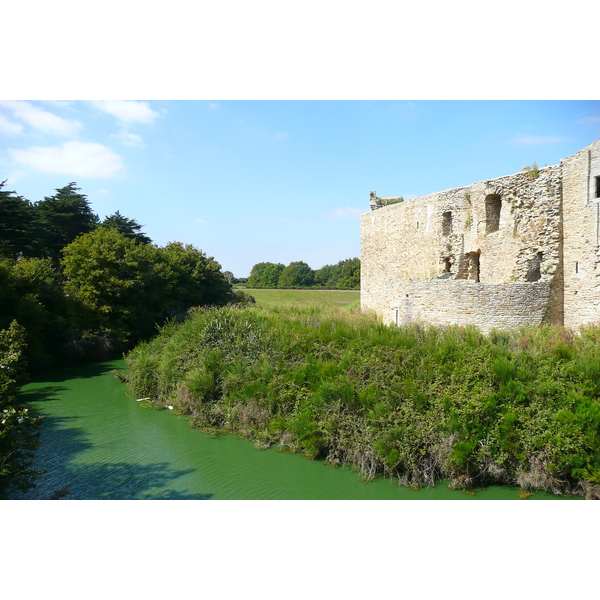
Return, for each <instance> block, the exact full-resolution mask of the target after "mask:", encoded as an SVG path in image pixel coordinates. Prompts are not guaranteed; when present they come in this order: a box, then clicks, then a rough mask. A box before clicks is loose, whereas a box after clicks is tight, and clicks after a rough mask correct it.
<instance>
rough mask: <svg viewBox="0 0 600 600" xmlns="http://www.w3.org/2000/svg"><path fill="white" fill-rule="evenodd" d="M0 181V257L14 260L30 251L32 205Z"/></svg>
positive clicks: (32, 217) (32, 218)
mask: <svg viewBox="0 0 600 600" xmlns="http://www.w3.org/2000/svg"><path fill="white" fill-rule="evenodd" d="M5 183H6V180H4V181H3V182H2V183H0V257H5V258H12V259H13V260H16V259H17V258H19V257H20V256H27V255H30V254H31V253H32V251H33V250H32V240H33V238H34V234H33V229H32V228H33V220H34V213H33V205H32V204H31V202H29V200H25V198H22V197H21V196H17V195H16V193H15V192H8V191H5V190H3V189H2V188H3V187H4V184H5Z"/></svg>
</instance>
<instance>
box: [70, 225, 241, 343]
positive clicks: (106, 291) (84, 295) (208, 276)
mask: <svg viewBox="0 0 600 600" xmlns="http://www.w3.org/2000/svg"><path fill="white" fill-rule="evenodd" d="M63 255H64V258H63V261H62V265H63V272H64V276H65V278H66V290H67V291H68V293H69V294H70V295H71V296H72V297H73V299H74V300H75V301H77V302H79V303H80V304H81V310H80V311H79V314H78V315H76V316H75V318H76V321H77V326H78V328H79V330H80V331H81V335H82V336H84V337H85V336H87V337H91V338H92V339H95V340H97V342H98V344H104V345H105V346H106V347H107V348H112V349H115V350H117V349H118V350H122V349H125V348H128V347H130V346H131V344H132V343H134V342H136V341H138V340H140V339H143V338H146V337H149V336H151V335H152V334H153V333H154V332H155V330H156V325H160V324H162V322H163V321H164V320H165V319H166V318H170V317H178V318H181V317H183V316H185V314H186V312H187V310H188V309H189V308H190V307H191V306H204V305H217V306H220V305H225V304H227V303H228V302H230V301H231V300H232V299H233V290H232V287H231V284H229V282H228V281H227V280H226V278H225V276H224V275H223V273H222V272H221V267H220V265H219V263H217V262H216V261H215V260H214V259H213V258H210V257H207V256H206V255H205V254H204V253H203V252H201V251H200V250H198V249H197V248H194V247H193V246H192V245H189V244H188V245H183V244H181V243H179V242H173V243H170V244H168V245H167V246H165V247H164V248H157V247H155V246H152V245H150V244H138V243H136V242H135V241H134V240H133V239H131V238H129V237H127V236H126V235H124V234H122V233H119V232H118V231H116V230H115V229H106V228H105V227H99V228H98V229H96V230H95V231H93V232H91V233H88V234H85V235H82V236H79V237H78V238H77V239H76V240H75V241H73V242H72V243H71V244H69V245H68V246H67V247H66V248H65V249H64V250H63ZM86 332H87V333H86Z"/></svg>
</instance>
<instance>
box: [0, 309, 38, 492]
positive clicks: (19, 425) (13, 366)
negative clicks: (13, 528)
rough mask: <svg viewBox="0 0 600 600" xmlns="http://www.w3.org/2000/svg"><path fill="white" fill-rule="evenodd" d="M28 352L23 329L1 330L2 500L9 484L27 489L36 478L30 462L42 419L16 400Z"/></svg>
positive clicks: (0, 476) (9, 328) (0, 482)
mask: <svg viewBox="0 0 600 600" xmlns="http://www.w3.org/2000/svg"><path fill="white" fill-rule="evenodd" d="M24 349H25V336H24V332H23V328H22V327H21V326H20V325H19V324H18V323H17V322H16V321H13V322H12V323H11V324H10V326H9V327H8V328H6V329H2V330H0V497H1V496H2V495H3V494H4V492H5V490H6V487H7V486H8V485H9V484H13V485H17V486H18V487H20V488H22V489H26V488H27V487H29V486H30V485H31V483H32V477H33V475H34V474H33V473H32V472H30V471H29V470H28V468H27V464H28V463H27V461H28V458H29V455H30V452H31V450H32V449H33V447H35V442H36V440H35V435H34V431H35V430H34V428H35V425H37V423H38V421H39V419H38V418H36V417H34V416H32V415H31V414H30V412H29V409H28V408H27V407H25V406H22V405H20V404H18V403H17V401H16V400H15V397H14V393H15V392H16V390H17V389H18V387H19V386H20V385H22V384H23V383H24V381H25V377H26V375H25V371H26V363H25V360H24V352H23V351H24Z"/></svg>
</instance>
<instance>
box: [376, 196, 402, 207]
mask: <svg viewBox="0 0 600 600" xmlns="http://www.w3.org/2000/svg"><path fill="white" fill-rule="evenodd" d="M375 202H376V203H377V205H378V206H380V207H381V206H390V205H391V204H399V203H400V202H404V198H403V197H402V196H397V197H396V198H375Z"/></svg>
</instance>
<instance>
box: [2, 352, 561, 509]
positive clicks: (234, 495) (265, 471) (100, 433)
mask: <svg viewBox="0 0 600 600" xmlns="http://www.w3.org/2000/svg"><path fill="white" fill-rule="evenodd" d="M123 368H124V361H122V360H114V361H106V362H102V363H95V364H91V365H85V366H79V367H71V368H66V369H62V370H57V371H54V372H53V374H52V375H49V374H45V376H44V378H38V379H36V380H34V381H33V382H32V383H29V384H28V385H26V386H25V387H24V388H23V390H22V392H21V395H22V398H23V399H24V400H25V401H27V402H29V403H30V406H31V407H32V408H34V409H35V410H36V411H37V412H39V414H41V415H43V416H44V421H43V425H42V427H41V432H40V446H39V448H38V450H37V451H36V456H35V459H34V462H35V465H34V466H35V468H37V469H43V470H44V471H45V473H44V474H43V475H41V476H40V478H39V479H38V480H37V483H36V486H35V487H34V488H33V489H31V490H29V491H28V492H26V493H20V492H13V493H12V495H11V496H10V498H11V499H43V500H45V499H50V498H52V497H58V498H64V499H71V500H74V499H85V500H103V499H106V500H129V499H131V500H134V499H139V500H151V499H156V500H158V499H175V500H183V499H188V500H209V499H213V500H291V499H295V500H394V499H396V500H434V499H438V500H440V499H445V500H450V499H452V500H474V499H492V500H504V499H505V500H519V495H518V493H519V490H518V489H517V488H510V487H502V486H495V487H490V488H487V489H483V490H477V491H476V492H475V494H474V495H473V494H466V493H463V492H460V491H451V490H449V489H448V488H447V486H445V485H443V484H440V485H438V486H436V487H435V488H424V489H421V490H419V491H413V490H410V489H408V488H404V487H400V486H398V485H397V484H396V482H395V481H390V480H389V479H383V478H379V479H376V480H374V481H371V482H369V483H364V482H363V481H362V480H361V478H360V476H359V475H358V474H357V473H355V472H353V471H352V470H351V469H350V468H337V469H336V468H333V467H329V466H324V465H323V464H322V463H321V462H319V461H312V460H306V459H305V458H303V457H302V456H300V455H291V454H285V453H281V452H278V451H277V449H276V448H270V449H268V450H264V451H259V450H256V449H255V448H254V446H253V443H252V442H251V441H250V440H245V439H241V438H240V437H238V436H236V435H211V434H207V433H205V432H203V431H199V430H196V429H192V428H191V427H190V426H189V424H188V422H187V420H186V419H185V418H184V417H180V416H176V415H174V414H172V413H171V412H170V411H168V410H165V411H155V410H149V409H145V408H142V407H140V405H139V403H138V402H136V399H135V398H131V397H128V396H127V395H126V391H127V390H126V387H125V386H124V385H123V384H121V383H119V381H118V380H117V379H116V377H114V375H113V374H112V372H111V371H112V370H113V369H117V370H121V369H123ZM533 499H540V500H545V499H565V498H564V497H559V496H553V495H551V494H546V493H543V492H536V493H534V494H533V495H531V496H530V497H529V500H533Z"/></svg>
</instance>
